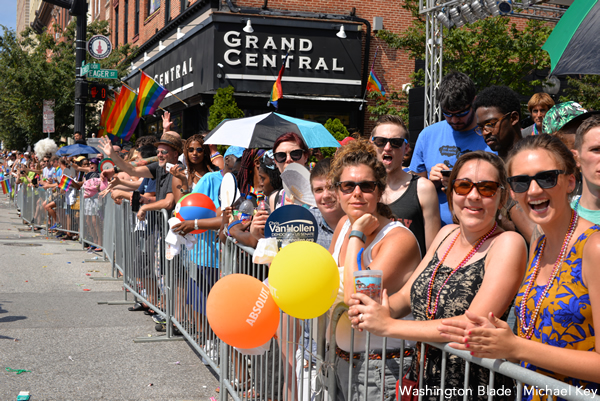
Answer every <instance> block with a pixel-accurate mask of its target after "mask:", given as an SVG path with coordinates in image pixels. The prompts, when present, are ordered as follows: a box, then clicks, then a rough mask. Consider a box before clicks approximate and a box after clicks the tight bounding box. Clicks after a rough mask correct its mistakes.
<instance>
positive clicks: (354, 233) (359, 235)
mask: <svg viewBox="0 0 600 401" xmlns="http://www.w3.org/2000/svg"><path fill="white" fill-rule="evenodd" d="M352 237H356V238H358V239H359V240H361V241H362V242H364V243H367V236H366V235H365V233H363V232H361V231H358V230H352V231H350V235H349V236H348V238H352Z"/></svg>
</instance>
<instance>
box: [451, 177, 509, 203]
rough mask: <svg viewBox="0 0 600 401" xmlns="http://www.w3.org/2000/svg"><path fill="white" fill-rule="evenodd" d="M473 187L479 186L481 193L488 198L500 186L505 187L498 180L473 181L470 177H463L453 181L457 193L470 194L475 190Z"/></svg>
mask: <svg viewBox="0 0 600 401" xmlns="http://www.w3.org/2000/svg"><path fill="white" fill-rule="evenodd" d="M473 187H475V188H477V192H479V195H481V196H483V197H486V198H491V197H492V196H494V195H496V192H497V191H498V188H500V189H504V187H502V186H501V185H500V184H499V183H497V182H496V181H479V182H473V181H471V180H470V179H468V178H461V179H458V180H454V181H452V189H453V190H454V192H455V193H456V194H457V195H463V196H464V195H468V194H469V193H471V191H472V190H473Z"/></svg>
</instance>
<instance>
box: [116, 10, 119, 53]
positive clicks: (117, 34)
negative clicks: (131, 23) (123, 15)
mask: <svg viewBox="0 0 600 401" xmlns="http://www.w3.org/2000/svg"><path fill="white" fill-rule="evenodd" d="M115 47H119V7H115Z"/></svg>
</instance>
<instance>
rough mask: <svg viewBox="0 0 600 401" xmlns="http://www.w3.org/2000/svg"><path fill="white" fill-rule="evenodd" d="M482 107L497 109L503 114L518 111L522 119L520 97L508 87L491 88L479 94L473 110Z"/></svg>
mask: <svg viewBox="0 0 600 401" xmlns="http://www.w3.org/2000/svg"><path fill="white" fill-rule="evenodd" d="M480 107H495V108H497V109H498V110H499V111H500V112H501V113H502V114H506V113H511V112H513V111H516V112H517V113H519V119H520V118H521V102H520V101H519V95H517V93H516V92H515V91H513V90H512V89H510V88H509V87H508V86H496V85H494V86H489V87H487V88H485V89H484V90H482V91H481V92H479V93H478V94H477V97H476V98H475V102H474V103H473V110H477V109H478V108H480Z"/></svg>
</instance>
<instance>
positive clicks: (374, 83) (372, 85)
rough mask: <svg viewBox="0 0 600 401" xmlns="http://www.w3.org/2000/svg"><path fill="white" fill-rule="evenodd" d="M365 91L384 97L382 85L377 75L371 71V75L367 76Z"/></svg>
mask: <svg viewBox="0 0 600 401" xmlns="http://www.w3.org/2000/svg"><path fill="white" fill-rule="evenodd" d="M367 91H369V92H377V93H379V94H380V95H381V96H385V90H384V89H383V85H382V84H381V81H379V78H377V75H375V71H373V70H372V69H371V73H370V74H369V79H368V80H367Z"/></svg>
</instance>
